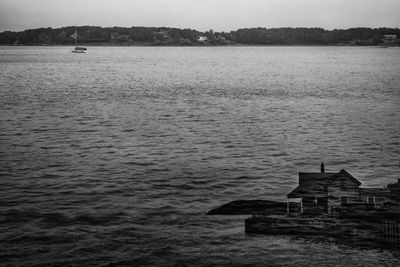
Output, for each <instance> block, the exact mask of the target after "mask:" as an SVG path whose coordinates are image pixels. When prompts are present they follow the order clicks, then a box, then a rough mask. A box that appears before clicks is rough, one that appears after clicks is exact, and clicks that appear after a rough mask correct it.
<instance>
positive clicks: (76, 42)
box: [75, 25, 78, 46]
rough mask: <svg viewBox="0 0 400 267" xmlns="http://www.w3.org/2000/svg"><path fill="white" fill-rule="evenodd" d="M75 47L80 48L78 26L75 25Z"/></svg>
mask: <svg viewBox="0 0 400 267" xmlns="http://www.w3.org/2000/svg"><path fill="white" fill-rule="evenodd" d="M75 46H78V25H75Z"/></svg>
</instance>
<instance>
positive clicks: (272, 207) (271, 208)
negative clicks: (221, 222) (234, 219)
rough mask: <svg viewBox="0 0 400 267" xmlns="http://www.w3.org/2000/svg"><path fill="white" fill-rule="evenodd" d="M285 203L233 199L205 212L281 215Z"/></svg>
mask: <svg viewBox="0 0 400 267" xmlns="http://www.w3.org/2000/svg"><path fill="white" fill-rule="evenodd" d="M285 213H286V203H284V202H278V201H272V200H235V201H232V202H229V203H227V204H224V205H222V206H220V207H218V208H215V209H212V210H210V211H209V212H207V214H208V215H247V214H258V215H283V214H285Z"/></svg>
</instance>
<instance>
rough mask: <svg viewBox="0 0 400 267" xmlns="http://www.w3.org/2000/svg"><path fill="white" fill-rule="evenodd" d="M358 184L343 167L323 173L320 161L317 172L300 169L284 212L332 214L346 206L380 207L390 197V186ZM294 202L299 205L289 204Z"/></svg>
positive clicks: (323, 169)
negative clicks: (319, 168)
mask: <svg viewBox="0 0 400 267" xmlns="http://www.w3.org/2000/svg"><path fill="white" fill-rule="evenodd" d="M360 185H361V182H360V181H358V180H357V179H356V178H355V177H353V176H352V175H351V174H350V173H348V172H347V171H345V170H344V169H342V170H341V171H339V172H337V173H326V172H325V168H324V164H323V163H321V172H319V173H302V172H301V173H299V185H298V186H297V187H296V188H295V189H294V190H293V191H292V192H290V193H289V194H288V195H287V197H288V201H287V213H288V214H289V213H291V212H293V211H297V212H300V213H304V214H322V213H329V214H333V215H334V214H336V213H338V212H340V211H343V210H344V209H346V207H351V206H353V207H357V208H359V207H360V206H365V207H367V206H368V207H369V208H371V207H372V208H373V207H380V206H382V205H383V204H384V203H385V202H388V201H389V200H390V190H389V189H381V188H360ZM293 202H297V203H299V205H293V204H291V203H293ZM293 206H296V208H292V207H293ZM298 206H300V207H298Z"/></svg>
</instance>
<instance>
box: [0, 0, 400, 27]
mask: <svg viewBox="0 0 400 267" xmlns="http://www.w3.org/2000/svg"><path fill="white" fill-rule="evenodd" d="M75 23H77V24H78V25H97V26H123V27H125V26H129V27H130V26H169V27H178V28H193V29H197V30H208V29H213V30H216V31H230V30H235V29H238V28H246V27H267V28H272V27H323V28H325V29H334V28H350V27H372V28H375V27H400V0H0V31H4V30H24V29H29V28H39V27H53V28H57V27H62V26H69V25H75Z"/></svg>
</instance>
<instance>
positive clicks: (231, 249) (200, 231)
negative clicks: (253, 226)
mask: <svg viewBox="0 0 400 267" xmlns="http://www.w3.org/2000/svg"><path fill="white" fill-rule="evenodd" d="M71 50H72V48H71V47H0V229H1V230H0V262H1V265H4V266H8V265H10V266H13V265H21V266H36V265H46V266H51V265H53V266H62V265H63V266H65V265H67V266H69V265H73V266H92V265H94V266H114V265H115V266H120V265H127V266H138V265H154V266H165V265H168V266H175V265H176V266H204V265H208V266H213V265H233V266H235V265H237V266H241V265H248V266H250V265H259V266H309V265H311V264H312V265H314V266H380V265H386V266H394V265H397V266H398V265H399V264H400V253H397V252H396V251H391V250H378V249H372V248H362V247H350V246H346V245H341V244H337V243H335V242H334V241H332V240H321V239H315V238H296V237H290V236H263V235H259V236H258V235H255V236H254V235H246V234H245V233H244V218H245V217H246V216H233V217H229V216H227V217H224V216H207V215H205V213H206V212H207V211H208V210H210V209H211V208H215V207H217V206H219V205H221V204H224V203H226V202H229V201H232V200H238V199H271V200H284V199H285V196H286V194H287V193H288V192H290V190H291V189H293V188H294V187H295V186H296V184H297V179H298V176H297V175H298V172H299V171H303V172H312V171H319V164H320V162H321V161H324V162H325V166H326V167H325V168H326V170H327V171H329V172H334V171H339V170H340V169H346V170H347V171H348V172H349V173H351V174H352V175H354V176H355V177H356V178H358V179H359V180H360V181H361V182H362V183H363V185H364V186H379V187H383V186H385V185H387V184H388V183H392V182H395V181H397V178H400V168H399V164H400V162H399V161H400V157H399V156H400V49H399V48H388V49H381V48H375V47H89V49H88V50H89V52H88V53H87V54H73V53H71Z"/></svg>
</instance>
